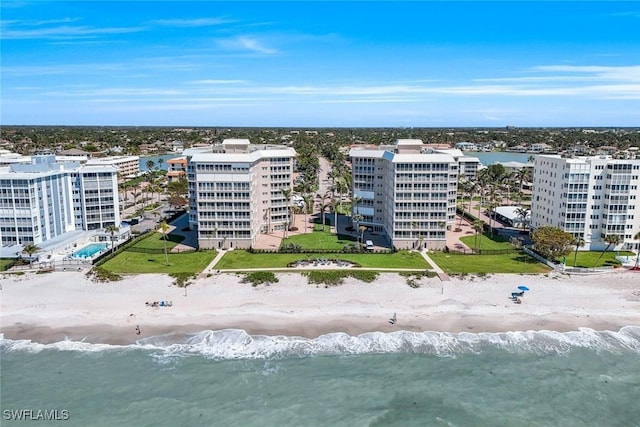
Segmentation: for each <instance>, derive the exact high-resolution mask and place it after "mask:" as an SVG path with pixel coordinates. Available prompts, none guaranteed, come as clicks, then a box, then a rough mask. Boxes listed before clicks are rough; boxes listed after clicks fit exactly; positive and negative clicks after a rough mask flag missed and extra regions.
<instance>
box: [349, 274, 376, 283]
mask: <svg viewBox="0 0 640 427" xmlns="http://www.w3.org/2000/svg"><path fill="white" fill-rule="evenodd" d="M347 273H348V275H349V276H351V277H353V278H354V279H357V280H360V281H362V282H365V283H371V282H373V281H374V280H376V279H377V278H378V272H377V271H349V272H347Z"/></svg>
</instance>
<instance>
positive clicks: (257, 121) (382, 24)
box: [0, 0, 640, 127]
mask: <svg viewBox="0 0 640 427" xmlns="http://www.w3.org/2000/svg"><path fill="white" fill-rule="evenodd" d="M0 8H1V9H0V12H1V26H0V37H1V55H2V63H1V77H2V87H1V89H2V92H1V115H0V121H1V124H4V125H12V124H13V125H36V124H39V125H140V126H154V125H157V126H292V127H369V126H371V127H378V126H393V127H400V126H403V127H409V126H414V127H441V126H443V127H445V126H446V127H453V126H490V127H494V126H499V127H501V126H506V125H513V126H587V127H589V126H640V30H638V28H640V4H639V3H637V2H608V1H607V2H560V3H556V2H507V1H503V2H481V1H473V2H455V1H453V2H417V1H414V2H364V1H360V2H350V3H347V2H304V1H300V2H294V1H289V2H269V1H261V2H243V1H236V2H207V1H197V2H185V1H181V2H178V1H176V2H173V1H162V2H152V1H144V2H133V1H127V2H124V1H108V2H93V1H72V2H60V1H55V2H53V1H51V2H45V1H37V2H28V1H10V0H9V1H6V0H3V1H2V3H1V6H0Z"/></svg>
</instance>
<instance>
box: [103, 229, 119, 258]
mask: <svg viewBox="0 0 640 427" xmlns="http://www.w3.org/2000/svg"><path fill="white" fill-rule="evenodd" d="M118 230H120V229H119V228H118V227H117V226H116V225H114V224H111V225H108V226H106V227H105V229H104V231H106V232H107V233H109V234H110V235H111V253H113V251H114V249H115V246H114V243H113V236H114V234H116V232H117V231H118Z"/></svg>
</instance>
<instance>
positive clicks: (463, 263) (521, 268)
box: [429, 252, 551, 274]
mask: <svg viewBox="0 0 640 427" xmlns="http://www.w3.org/2000/svg"><path fill="white" fill-rule="evenodd" d="M429 257H430V258H431V259H432V260H433V261H434V262H435V263H436V264H438V266H440V268H442V269H443V270H444V271H445V272H446V273H527V274H530V273H548V272H549V271H550V270H551V269H550V268H549V267H547V266H546V265H544V264H542V263H540V262H538V261H536V260H535V259H533V258H531V257H530V256H527V255H524V254H519V253H514V254H504V255H455V254H450V253H449V254H447V253H444V252H434V253H430V254H429ZM525 261H526V262H525Z"/></svg>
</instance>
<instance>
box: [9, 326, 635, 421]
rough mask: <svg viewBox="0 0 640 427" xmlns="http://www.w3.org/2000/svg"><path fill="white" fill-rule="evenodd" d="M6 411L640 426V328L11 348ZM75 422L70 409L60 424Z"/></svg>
mask: <svg viewBox="0 0 640 427" xmlns="http://www.w3.org/2000/svg"><path fill="white" fill-rule="evenodd" d="M0 352H1V354H0V355H1V356H2V366H1V367H2V377H1V380H2V384H1V387H2V395H1V398H2V401H1V406H2V410H3V411H2V416H3V419H2V423H1V424H2V426H9V425H20V426H23V425H32V424H33V425H49V423H44V422H42V421H35V420H34V421H11V420H8V418H10V416H9V415H10V413H8V412H7V411H15V410H32V411H33V414H34V415H32V417H34V418H37V415H36V414H37V412H36V411H37V410H50V411H51V410H58V411H63V410H64V411H68V412H67V413H66V414H67V416H68V420H67V421H53V422H51V424H55V425H65V426H261V427H264V426H563V427H565V426H640V327H625V328H623V329H621V330H620V331H617V332H596V331H593V330H590V329H580V330H579V331H575V332H568V333H558V332H550V331H546V332H545V331H541V332H512V333H496V334H493V333H485V334H471V333H461V334H448V333H437V332H425V333H413V332H394V333H389V334H385V333H368V334H363V335H360V336H357V337H352V336H348V335H345V334H328V335H324V336H321V337H319V338H316V339H305V338H297V337H266V336H250V335H248V334H246V333H245V332H244V331H242V330H224V331H204V332H202V333H200V334H196V335H192V336H184V337H177V336H162V337H154V338H150V339H145V340H141V341H139V342H138V344H136V345H131V346H109V345H93V344H87V343H82V342H70V341H66V342H60V343H56V344H50V345H41V344H36V343H31V342H29V341H20V340H18V341H16V340H8V339H2V340H1V341H0ZM63 414H64V413H62V412H59V413H58V415H60V416H62V415H63Z"/></svg>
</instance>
